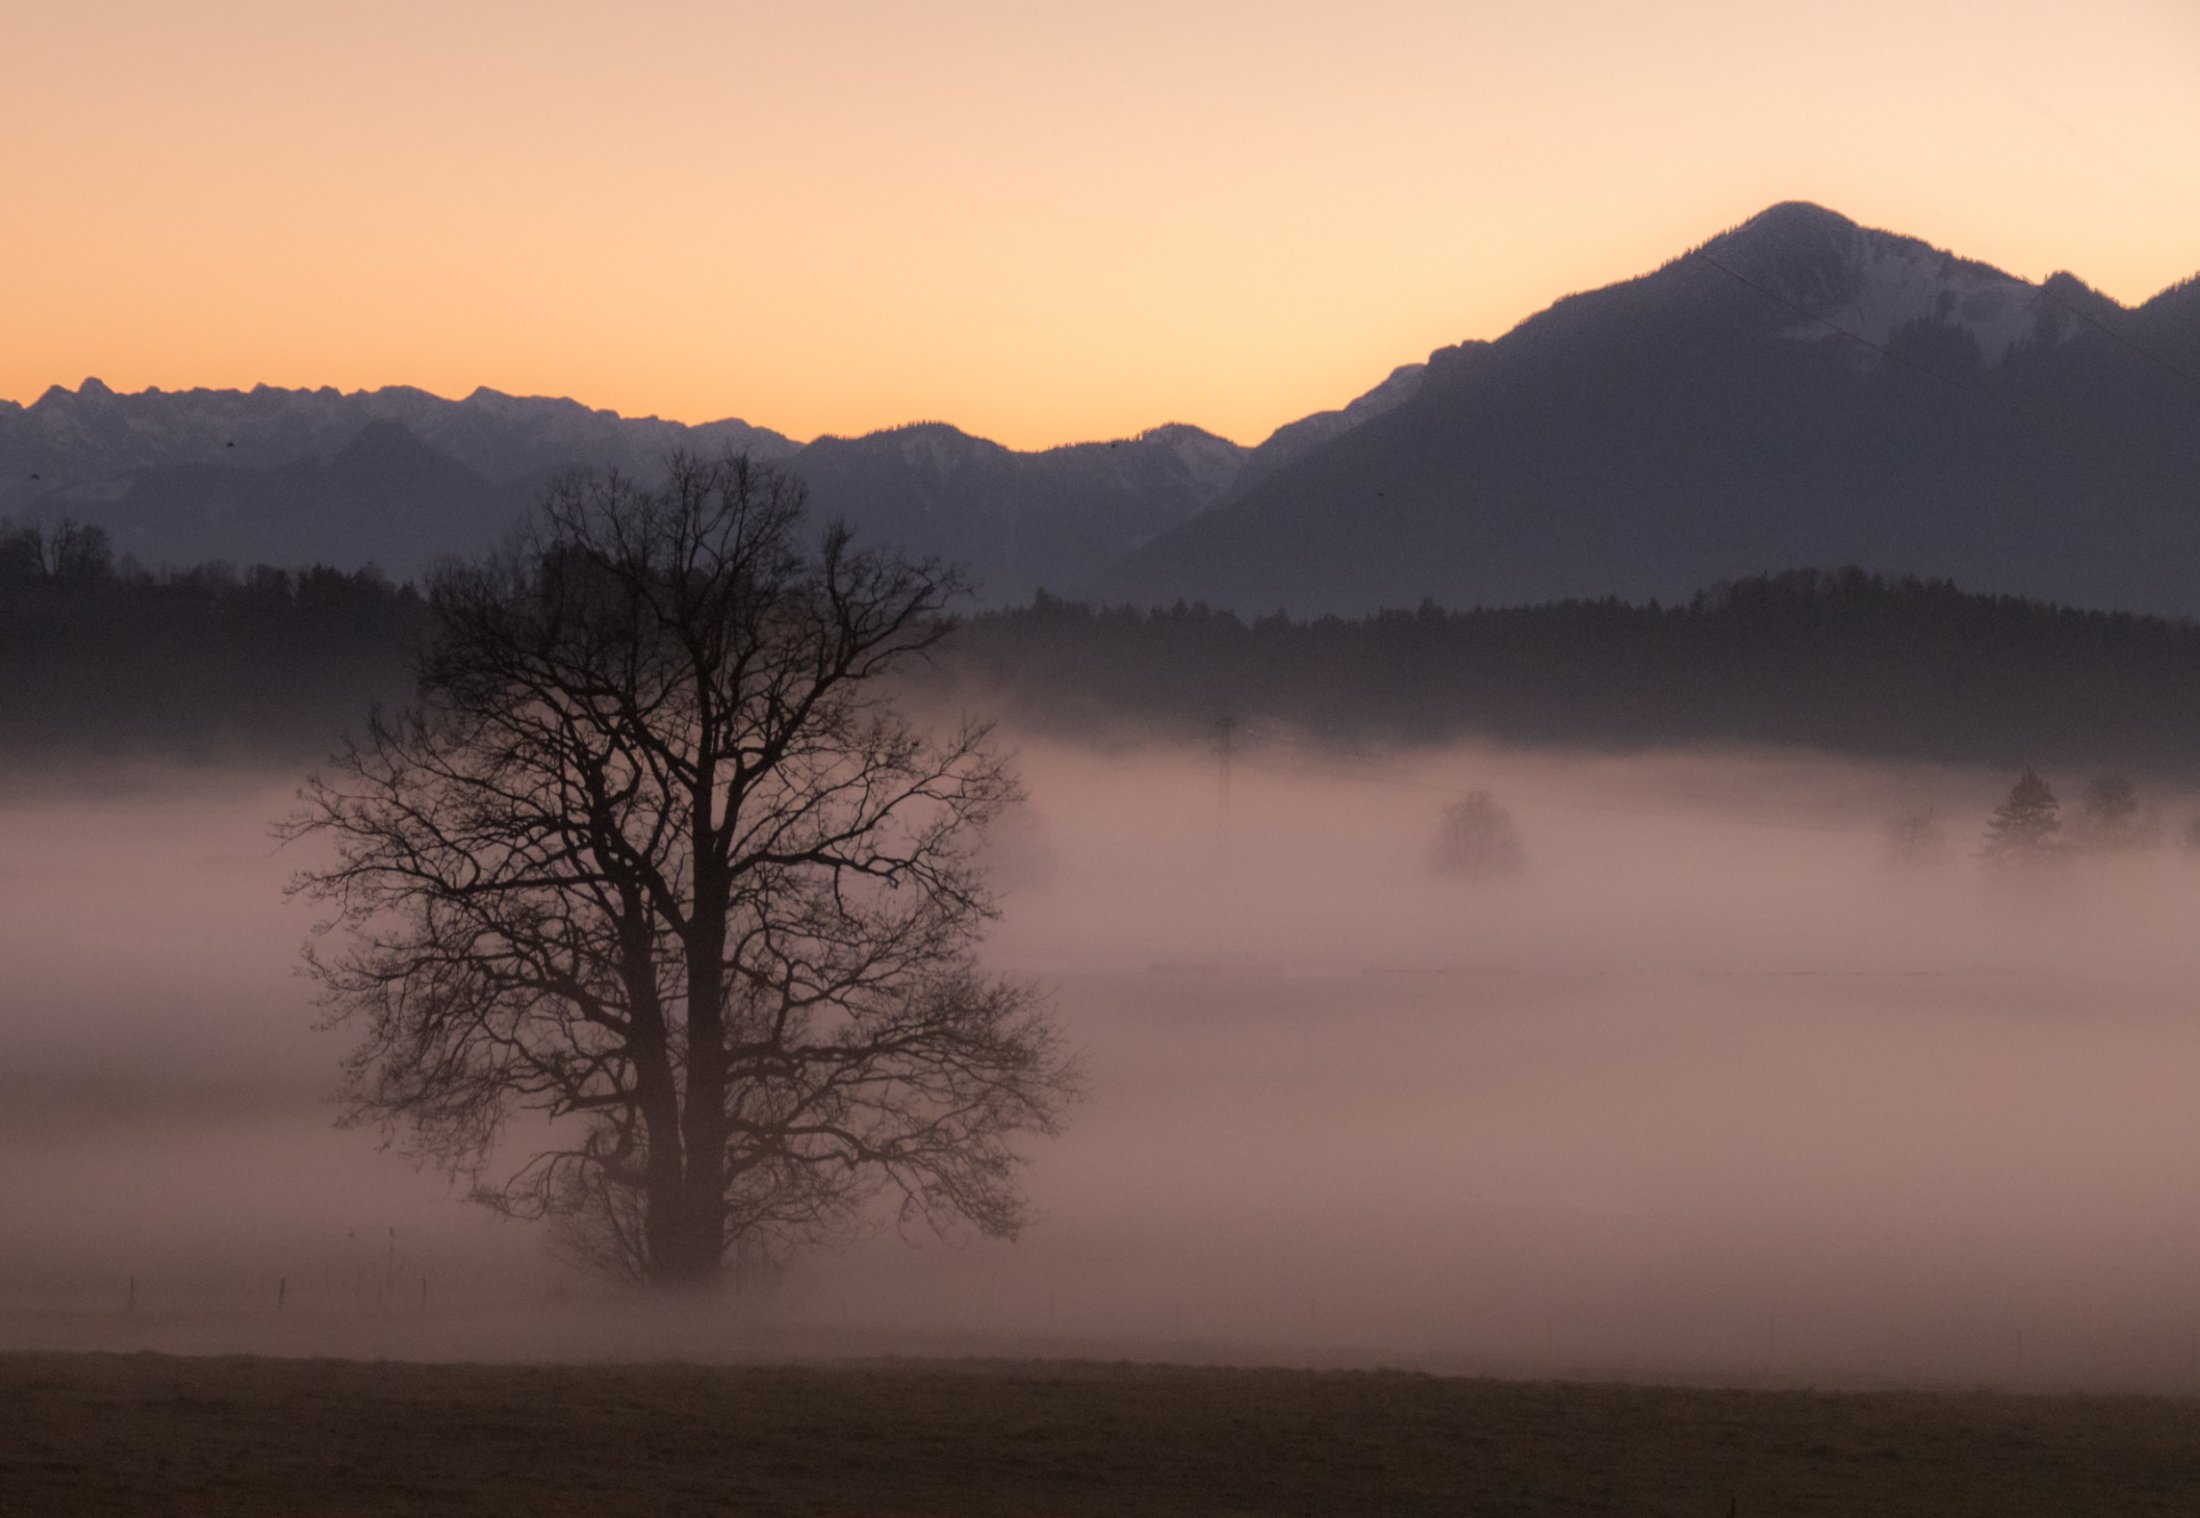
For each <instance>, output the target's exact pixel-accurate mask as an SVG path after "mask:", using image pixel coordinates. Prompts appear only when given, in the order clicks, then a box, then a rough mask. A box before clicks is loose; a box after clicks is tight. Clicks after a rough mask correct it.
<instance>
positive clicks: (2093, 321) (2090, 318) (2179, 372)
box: [2029, 285, 2200, 389]
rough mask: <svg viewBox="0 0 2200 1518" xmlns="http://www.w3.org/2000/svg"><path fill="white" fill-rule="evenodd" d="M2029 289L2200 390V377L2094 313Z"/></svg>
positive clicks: (2040, 287)
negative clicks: (2141, 343) (2142, 345)
mask: <svg viewBox="0 0 2200 1518" xmlns="http://www.w3.org/2000/svg"><path fill="white" fill-rule="evenodd" d="M2029 288H2031V289H2034V290H2037V291H2038V292H2039V293H2040V294H2041V295H2042V296H2044V297H2046V299H2048V300H2049V301H2052V302H2053V303H2054V304H2055V305H2057V306H2060V307H2061V308H2062V309H2063V310H2065V311H2067V312H2069V313H2070V314H2071V315H2072V316H2075V317H2076V318H2077V319H2078V320H2079V321H2082V322H2084V323H2085V324H2086V325H2087V326H2089V327H2091V328H2092V329H2093V330H2094V331H2096V332H2099V333H2101V334H2102V335H2103V336H2105V337H2107V338H2108V339H2109V340H2110V341H2111V342H2116V343H2121V344H2122V345H2123V346H2124V347H2126V348H2129V349H2130V350H2131V351H2132V352H2134V353H2136V354H2138V355H2139V357H2141V358H2143V359H2145V360H2146V361H2147V362H2148V363H2150V364H2153V365H2155V366H2156V367H2157V368H2160V369H2164V370H2167V371H2168V372H2169V373H2171V374H2174V375H2176V376H2177V377H2178V378H2179V379H2181V380H2183V381H2184V382H2185V383H2186V384H2188V385H2191V386H2193V387H2194V388H2195V389H2200V376H2195V375H2194V374H2193V373H2191V371H2189V370H2186V369H2182V368H2179V367H2178V366H2177V365H2175V364H2173V363H2171V362H2170V361H2169V360H2168V359H2166V358H2164V357H2162V356H2161V355H2160V354H2159V353H2155V352H2153V351H2151V350H2149V349H2146V348H2142V347H2140V346H2139V345H2138V344H2137V343H2135V342H2133V341H2132V340H2131V339H2130V338H2128V337H2126V336H2124V334H2123V333H2121V332H2118V331H2117V330H2116V329H2115V328H2114V327H2111V326H2110V325H2109V324H2108V323H2106V322H2104V321H2102V320H2101V319H2100V318H2099V317H2097V316H2095V315H2093V313H2091V312H2090V311H2086V310H2084V309H2082V308H2080V307H2078V306H2074V305H2072V304H2071V303H2070V302H2069V301H2066V300H2064V299H2063V298H2062V297H2061V296H2059V295H2057V294H2056V293H2055V292H2054V291H2052V290H2050V289H2048V288H2047V286H2045V285H2033V286H2030V287H2029Z"/></svg>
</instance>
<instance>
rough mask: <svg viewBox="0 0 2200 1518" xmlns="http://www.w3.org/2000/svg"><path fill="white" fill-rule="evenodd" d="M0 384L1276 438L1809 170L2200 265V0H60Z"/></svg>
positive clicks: (16, 117)
mask: <svg viewBox="0 0 2200 1518" xmlns="http://www.w3.org/2000/svg"><path fill="white" fill-rule="evenodd" d="M0 39H4V41H5V44H6V46H5V53H6V56H7V68H8V72H9V83H8V88H7V90H6V91H5V92H4V93H0V127H4V128H5V131H6V141H7V149H6V153H7V167H6V170H5V174H4V183H5V187H6V193H7V202H8V206H7V214H6V216H5V218H4V219H0V229H4V233H0V276H4V277H5V281H6V289H7V291H8V296H7V299H8V305H9V319H8V323H7V330H6V333H5V342H4V343H0V396H7V397H12V398H15V399H19V400H24V401H28V400H31V399H32V398H34V397H35V396H37V394H38V393H39V392H40V391H42V390H43V389H44V388H45V387H46V386H47V385H49V384H51V383H54V382H56V381H59V382H63V383H67V384H71V385H73V384H75V383H76V381H77V380H78V379H80V378H82V377H83V376H85V375H88V374H96V375H98V376H100V377H101V378H102V379H104V380H106V381H107V382H108V383H109V384H111V385H113V386H115V387H116V388H118V389H138V388H142V387H144V386H146V385H161V386H164V387H170V388H180V387H187V386H192V385H216V386H226V385H250V384H252V383H254V382H256V381H265V382H268V383H271V384H279V385H320V384H335V385H339V386H342V387H344V388H346V389H350V388H355V387H361V386H375V385H383V384H391V383H407V384H416V385H421V386H424V387H426V388H428V389H430V390H435V391H438V392H440V393H444V394H454V395H456V394H464V393H465V392H467V391H469V390H471V389H472V388H473V387H474V386H476V385H482V384H485V385H491V386H494V387H496V388H498V389H502V390H509V391H515V392H525V393H545V394H559V395H571V396H574V397H577V398H579V399H581V400H584V401H587V402H589V403H590V404H593V405H601V406H610V407H614V408H616V409H618V410H621V411H624V412H628V413H630V414H640V413H650V412H654V413H657V414H660V415H665V416H672V417H678V418H681V419H684V420H689V421H700V420H705V419H708V418H712V417H719V416H740V417H744V418H746V419H748V420H750V421H753V422H757V423H759V424H762V425H765V426H770V427H776V428H778V429H780V430H781V431H784V432H788V433H791V434H793V435H796V436H799V437H808V436H811V435H814V434H816V433H819V432H841V433H855V432H863V431H868V430H871V429H873V428H876V427H880V426H886V425H891V424H893V423H897V422H904V421H910V420H914V419H918V418H938V419H945V420H949V421H952V422H955V423H956V424H957V425H959V426H962V427H964V428H966V429H968V430H970V431H973V432H977V433H981V434H984V435H987V436H991V437H995V438H998V439H1000V440H1001V441H1004V442H1007V443H1010V444H1013V445H1016V446H1022V447H1033V446H1042V445H1045V444H1050V443H1055V442H1061V441H1066V440H1070V439H1077V438H1090V437H1103V436H1118V435H1123V434H1126V433H1130V432H1134V431H1137V430H1139V429H1141V428H1143V427H1147V426H1150V425H1152V424H1154V423H1157V422H1161V421H1165V420H1182V421H1189V422H1196V423H1199V424H1201V425H1203V426H1206V427H1209V428H1212V429H1214V430H1216V431H1218V432H1222V433H1224V434H1226V435H1228V436H1231V437H1235V438H1238V439H1240V440H1243V441H1257V440H1258V439H1259V438H1260V437H1262V436H1264V435H1265V434H1266V433H1267V432H1268V431H1269V430H1270V429H1272V428H1273V427H1275V426H1276V425H1277V424H1279V423H1281V422H1284V421H1287V420H1289V419H1291V418H1293V417H1296V416H1299V415H1302V414H1304V413H1306V412H1309V411H1314V410H1318V409H1322V408H1326V407H1329V406H1334V405H1339V404H1341V403H1342V402H1344V401H1345V400H1347V399H1349V398H1350V397H1351V396H1353V395H1355V394H1357V393H1358V392H1359V391H1361V390H1364V389H1366V388H1367V387H1368V386H1370V385H1372V384H1373V383H1374V382H1375V381H1376V380H1378V379H1380V378H1381V377H1382V376H1383V374H1385V373H1386V372H1388V370H1389V369H1390V368H1391V367H1392V366H1393V365H1395V364H1398V363H1401V362H1406V361H1409V360H1412V359H1416V358H1419V357H1421V356H1423V355H1424V354H1425V353H1426V352H1427V351H1428V350H1429V349H1430V348H1432V347H1435V346H1438V345H1440V344H1444V343H1449V342H1454V341H1457V340H1459V339H1461V338H1466V337H1487V336H1494V335H1496V334H1498V333H1500V332H1502V331H1503V330H1505V329H1506V328H1507V327H1510V326H1511V325H1512V324H1513V323H1514V322H1516V321H1517V320H1518V319H1519V318H1520V317H1522V316H1524V315H1526V314H1527V313H1529V312H1530V311H1532V310H1535V309H1536V308H1538V307H1540V306H1542V305H1545V304H1547V303H1548V302H1549V301H1550V300H1552V299H1553V298H1555V297H1557V296H1558V295H1561V294H1563V293H1565V292H1567V291H1569V290H1574V289H1579V288H1585V287H1588V286H1593V285H1598V284H1603V283H1607V282H1609V281H1611V280H1614V279H1618V278H1622V277H1625V276H1627V275H1630V274H1635V273H1639V272H1642V271H1644V270H1646V269H1648V268H1650V267H1653V266H1654V265H1656V264H1657V263H1659V262H1661V261H1662V260H1663V259H1664V258H1666V257H1667V256H1669V255H1671V254H1673V253H1676V252H1678V251H1680V250H1681V249H1682V248H1684V247H1686V246H1688V245H1690V244H1692V243H1695V242H1698V241H1700V240H1702V239H1703V238H1704V237H1706V236H1709V235H1710V234H1712V233H1714V232H1716V231H1718V230H1720V229H1721V228H1722V227H1724V226H1727V225H1729V224H1731V223H1733V222H1736V221H1739V220H1741V219H1743V218H1744V217H1746V216H1748V215H1749V214H1751V213H1753V212H1755V211H1757V210H1759V209H1761V208H1762V207H1763V206H1765V205H1766V204H1769V203H1771V202H1773V201H1775V200H1781V199H1791V198H1795V199H1809V200H1816V201H1819V202H1821V203H1823V204H1826V205H1829V206H1832V207H1833V208H1835V209H1837V210H1840V211H1843V212H1845V213H1847V214H1849V215H1851V216H1854V217H1856V218H1857V219H1858V220H1860V221H1864V222H1866V223H1868V224H1871V225H1876V226H1885V227H1891V228H1894V229H1897V230H1901V231H1905V232H1910V233H1914V234H1916V235H1918V236H1922V237H1924V238H1927V239H1928V240H1930V241H1932V242H1935V243H1938V244H1940V245H1942V246H1946V247H1952V248H1954V249H1956V250H1958V251H1960V252H1963V253H1966V254H1968V255H1970V256H1973V257H1978V258H1983V259H1986V260H1988V261H1990V262H1993V263H1996V264H1999V265H2000V266H2001V267H2003V268H2006V269H2008V270H2010V271H2011V272H2012V273H2016V274H2021V275H2025V276H2028V277H2033V278H2037V277H2041V276H2044V275H2046V274H2048V273H2050V272H2052V271H2053V270H2055V269H2058V268H2069V269H2072V270H2074V271H2075V272H2077V273H2078V274H2080V275H2081V276H2082V277H2084V278H2085V279H2087V280H2088V281H2090V282H2091V283H2093V284H2095V285H2097V286H2099V287H2101V288H2103V289H2105V290H2107V291H2108V292H2109V293H2110V294H2112V295H2114V296H2116V297H2118V298H2119V299H2122V300H2125V301H2134V300H2139V299H2143V298H2145V297H2146V296H2148V295H2151V294H2153V293H2154V292H2155V291H2156V290H2158V289H2160V288H2161V287H2162V286H2164V285H2166V284H2169V283H2171V282H2173V281H2175V280H2177V279H2180V278H2183V277H2185V276H2187V275H2190V274H2192V273H2194V272H2196V271H2200V195H2196V194H2194V193H2193V177H2194V172H2195V170H2194V164H2195V162H2196V155H2200V3H2196V0H2087V3H2069V0H2053V3H2050V0H1997V3H1975V0H1974V3H1966V4H1954V3H1948V0H1861V3H1856V0H1852V3H1845V4H1844V3H1824V4H1818V5H1811V6H1801V5H1784V4H1766V3H1764V0H1748V3H1743V0H1713V3H1693V4H1669V5H1659V4H1645V3H1643V0H1537V3H1526V0H1514V3H1505V4H1471V3H1466V0H1356V3H1351V4H1343V3H1328V0H1323V3H1315V0H1108V3H1104V4H1086V3H1048V0H803V3H800V4H790V3H787V0H772V3H746V0H717V3H711V0H630V3H627V4H620V5H613V4H608V3H606V4H581V3H570V0H524V3H521V0H509V3H506V0H434V3H428V0H402V3H400V0H384V3H379V4H354V3H341V0H339V3H314V4H299V3H296V0H287V3H264V0H206V3H199V4H192V5H177V4H174V3H172V0H74V3H71V4H66V5H63V4H37V3H27V0H26V3H19V4H15V5H12V6H10V7H9V11H8V18H7V20H6V22H5V24H4V25H0Z"/></svg>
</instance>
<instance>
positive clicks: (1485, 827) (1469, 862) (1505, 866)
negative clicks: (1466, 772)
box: [1429, 791, 1527, 880]
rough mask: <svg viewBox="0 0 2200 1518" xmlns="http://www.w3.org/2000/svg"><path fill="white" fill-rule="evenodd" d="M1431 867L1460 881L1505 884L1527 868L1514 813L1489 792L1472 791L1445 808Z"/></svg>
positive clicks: (1430, 858)
mask: <svg viewBox="0 0 2200 1518" xmlns="http://www.w3.org/2000/svg"><path fill="white" fill-rule="evenodd" d="M1429 864H1430V866H1431V867H1432V868H1433V869H1435V871H1436V872H1437V873H1438V874H1440V875H1449V876H1451V877H1452V878H1453V879H1456V880H1504V879H1509V878H1511V877H1513V876H1517V875H1519V874H1520V873H1521V871H1522V870H1524V869H1525V868H1526V867H1527V854H1526V851H1525V850H1523V849H1522V848H1521V846H1520V829H1519V828H1518V827H1516V826H1514V824H1513V818H1512V813H1511V812H1509V811H1507V810H1506V809H1505V808H1504V807H1502V806H1500V805H1498V803H1497V800H1496V798H1495V797H1493V796H1491V795H1490V793H1489V792H1488V791H1470V792H1469V793H1468V794H1467V795H1465V796H1464V797H1462V798H1460V799H1459V800H1457V801H1455V802H1453V803H1452V804H1451V805H1450V806H1448V807H1446V808H1444V816H1443V820H1442V821H1441V822H1439V823H1438V824H1437V827H1436V841H1435V843H1434V844H1433V845H1431V846H1430V849H1429Z"/></svg>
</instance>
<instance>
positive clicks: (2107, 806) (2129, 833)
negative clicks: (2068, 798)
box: [2077, 775, 2146, 852]
mask: <svg viewBox="0 0 2200 1518" xmlns="http://www.w3.org/2000/svg"><path fill="white" fill-rule="evenodd" d="M2077 832H2078V842H2079V843H2081V844H2082V845H2083V846H2085V847H2086V848H2089V849H2098V850H2102V851H2104V852H2108V851H2114V850H2119V849H2133V848H2137V847H2139V846H2140V845H2141V844H2143V843H2144V842H2146V828H2145V824H2144V821H2143V819H2142V817H2141V814H2140V810H2139V791H2138V788H2137V787H2136V786H2134V785H2133V784H2132V783H2131V782H2130V781H2129V780H2126V779H2125V778H2124V777H2123V776H2121V775H2099V776H2096V777H2095V778H2094V779H2093V781H2092V782H2091V783H2090V784H2089V785H2087V786H2086V788H2085V794H2084V795H2083V796H2082V797H2080V798H2079V802H2078V829H2077Z"/></svg>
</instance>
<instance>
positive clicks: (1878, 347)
mask: <svg viewBox="0 0 2200 1518" xmlns="http://www.w3.org/2000/svg"><path fill="white" fill-rule="evenodd" d="M1687 256H1688V257H1690V258H1697V259H1701V260H1703V262H1705V263H1707V264H1709V265H1711V267H1712V268H1714V269H1717V270H1718V271H1719V272H1720V273H1721V274H1724V275H1725V276H1726V277H1727V278H1728V279H1731V280H1733V281H1735V282H1736V283H1737V284H1743V285H1747V286H1748V287H1749V288H1750V289H1752V290H1755V291H1756V292H1757V293H1758V294H1759V295H1762V296H1763V297H1764V298H1765V299H1767V300H1769V301H1775V302H1777V303H1778V304H1780V305H1783V306H1785V307H1787V309H1788V310H1790V311H1793V312H1794V313H1795V314H1796V315H1797V316H1800V317H1802V318H1803V319H1804V320H1805V321H1813V322H1816V323H1817V324H1818V325H1819V326H1821V327H1824V328H1825V329H1826V330H1827V331H1828V332H1832V333H1834V334H1836V335H1837V336H1840V337H1845V338H1847V339H1848V340H1849V341H1850V342H1852V343H1858V344H1861V345H1862V346H1864V347H1866V348H1869V349H1871V351H1872V352H1874V353H1876V354H1878V355H1879V356H1880V357H1881V358H1884V359H1886V360H1887V361H1888V362H1889V363H1895V364H1900V365H1901V366H1902V367H1903V368H1905V369H1912V370H1915V371H1916V372H1917V373H1919V374H1922V375H1924V376H1925V377H1926V378H1927V379H1930V380H1938V381H1940V383H1942V384H1943V385H1947V386H1950V387H1952V388H1954V389H1957V390H1961V391H1962V392H1963V393H1964V394H1965V395H1968V396H1971V397H1973V398H1975V399H1977V400H1982V401H1984V402H1986V403H1987V404H1988V405H1989V406H1991V405H1996V404H1998V402H1997V400H1996V398H1995V397H1994V396H1991V395H1989V394H1987V393H1986V392H1985V391H1984V390H1981V389H1979V388H1978V387H1977V386H1976V385H1967V384H1965V383H1964V382H1963V381H1962V380H1959V379H1956V378H1955V377H1953V376H1952V375H1946V374H1942V373H1941V372H1940V371H1939V370H1937V369H1928V368H1926V367H1925V366H1924V365H1923V364H1921V363H1918V362H1917V361H1916V360H1915V359H1909V358H1904V357H1903V356H1902V355H1901V354H1899V353H1897V352H1895V351H1894V350H1893V349H1892V348H1889V347H1887V346H1886V345H1885V344H1883V343H1875V342H1873V341H1872V340H1871V339H1870V338H1868V337H1866V336H1864V335H1863V334H1862V333H1861V332H1851V331H1850V330H1849V329H1848V328H1846V327H1844V326H1841V325H1839V324H1838V323H1836V322H1833V321H1831V320H1829V319H1827V318H1826V317H1823V316H1821V315H1819V314H1818V313H1817V312H1816V311H1813V310H1811V309H1809V308H1808V307H1806V306H1802V305H1799V304H1797V303H1796V302H1794V301H1792V300H1789V299H1788V298H1787V297H1786V296H1785V295H1782V294H1781V293H1780V292H1779V291H1777V290H1775V289H1772V288H1771V287H1770V286H1768V285H1761V284H1759V283H1757V281H1755V280H1754V279H1751V278H1750V277H1749V276H1748V275H1746V274H1743V273H1741V272H1739V271H1738V270H1735V269H1730V268H1728V267H1727V266H1726V265H1725V264H1722V263H1720V262H1719V261H1718V260H1717V259H1716V258H1713V257H1712V256H1711V255H1710V254H1709V253H1706V252H1704V251H1703V250H1702V249H1701V248H1697V249H1695V250H1693V251H1691V252H1690V253H1689V254H1688V255H1687Z"/></svg>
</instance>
